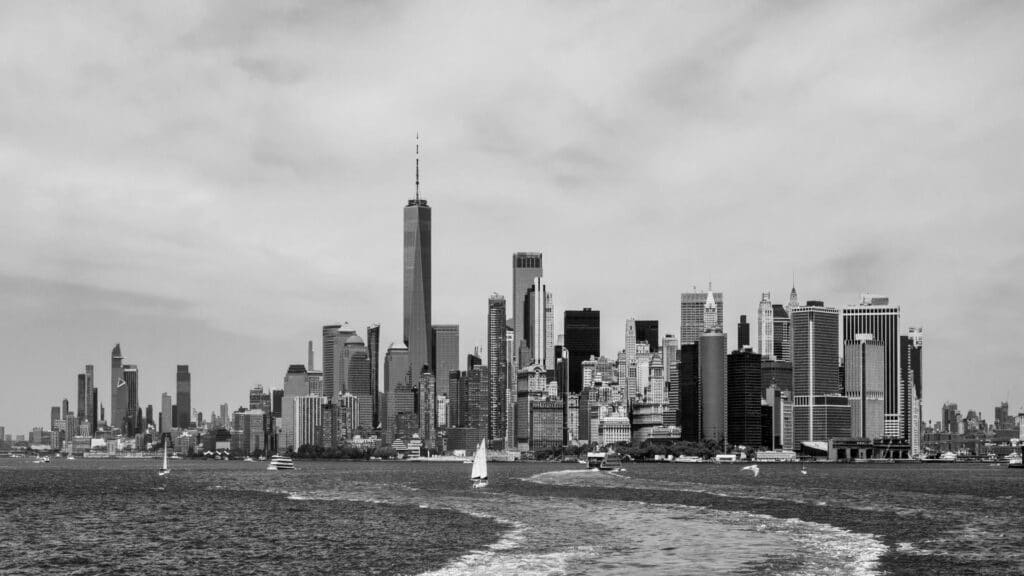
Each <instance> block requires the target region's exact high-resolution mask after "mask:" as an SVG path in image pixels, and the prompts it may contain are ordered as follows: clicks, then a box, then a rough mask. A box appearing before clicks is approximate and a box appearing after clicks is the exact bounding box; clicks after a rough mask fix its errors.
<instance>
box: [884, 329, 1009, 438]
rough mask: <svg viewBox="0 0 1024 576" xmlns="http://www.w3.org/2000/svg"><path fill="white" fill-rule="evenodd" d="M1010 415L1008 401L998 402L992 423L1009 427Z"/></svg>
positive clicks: (999, 426) (1002, 427)
mask: <svg viewBox="0 0 1024 576" xmlns="http://www.w3.org/2000/svg"><path fill="white" fill-rule="evenodd" d="M902 338H906V336H903V337H902ZM1009 417H1010V404H1009V403H1008V402H1003V403H1001V404H996V407H995V417H994V419H993V422H992V424H993V426H995V428H996V430H1002V429H1004V428H1007V427H1008V426H1007V422H1008V421H1009Z"/></svg>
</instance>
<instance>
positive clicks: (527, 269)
mask: <svg viewBox="0 0 1024 576" xmlns="http://www.w3.org/2000/svg"><path fill="white" fill-rule="evenodd" d="M543 259H544V257H543V255H542V254H541V253H540V252H516V253H515V254H513V255H512V331H513V333H514V339H515V340H514V347H515V351H516V356H517V357H516V358H515V359H511V358H510V359H509V361H513V360H514V361H515V362H516V367H517V368H521V367H524V366H526V365H528V364H530V361H531V358H521V357H519V356H520V354H519V350H521V349H522V348H523V347H525V346H528V344H527V343H526V340H527V318H526V295H527V292H529V290H530V288H531V287H532V286H533V283H534V279H536V278H543V277H544V263H543Z"/></svg>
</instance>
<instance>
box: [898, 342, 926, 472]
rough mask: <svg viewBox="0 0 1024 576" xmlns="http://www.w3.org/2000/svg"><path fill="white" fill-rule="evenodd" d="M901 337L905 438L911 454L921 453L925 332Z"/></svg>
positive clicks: (901, 377)
mask: <svg viewBox="0 0 1024 576" xmlns="http://www.w3.org/2000/svg"><path fill="white" fill-rule="evenodd" d="M908 332H909V333H908V334H907V335H906V336H900V360H901V361H900V382H901V386H902V389H903V394H904V401H903V413H902V414H903V416H902V418H901V420H902V423H903V437H904V438H906V439H907V440H909V441H910V454H911V456H916V455H918V454H920V453H921V387H922V380H923V377H924V367H923V366H922V363H921V361H922V358H921V355H922V351H923V348H924V330H923V329H922V328H920V327H916V328H910V329H909V331H908Z"/></svg>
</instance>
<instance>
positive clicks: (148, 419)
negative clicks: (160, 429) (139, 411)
mask: <svg viewBox="0 0 1024 576" xmlns="http://www.w3.org/2000/svg"><path fill="white" fill-rule="evenodd" d="M155 425H156V422H154V421H153V405H152V404H147V405H146V420H145V421H144V422H143V423H142V431H145V430H146V429H147V428H148V427H150V426H155Z"/></svg>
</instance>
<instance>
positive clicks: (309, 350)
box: [306, 340, 315, 372]
mask: <svg viewBox="0 0 1024 576" xmlns="http://www.w3.org/2000/svg"><path fill="white" fill-rule="evenodd" d="M314 369H315V368H314V366H313V341H312V340H310V341H309V345H308V346H307V347H306V370H308V371H310V372H312V371H313V370H314Z"/></svg>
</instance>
